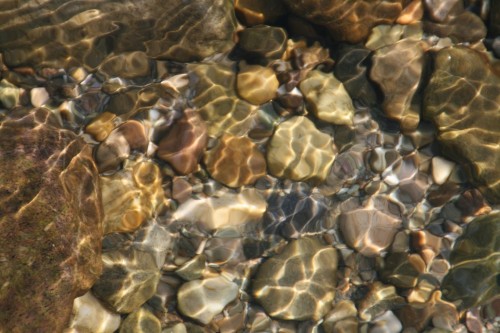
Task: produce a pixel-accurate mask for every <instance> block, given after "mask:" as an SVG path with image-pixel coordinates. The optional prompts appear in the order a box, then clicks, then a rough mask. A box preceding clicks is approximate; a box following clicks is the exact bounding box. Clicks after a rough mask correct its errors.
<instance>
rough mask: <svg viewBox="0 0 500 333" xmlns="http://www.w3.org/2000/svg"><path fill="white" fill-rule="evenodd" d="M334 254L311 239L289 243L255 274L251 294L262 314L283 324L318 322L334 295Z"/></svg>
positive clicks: (335, 266) (331, 249) (332, 249)
mask: <svg viewBox="0 0 500 333" xmlns="http://www.w3.org/2000/svg"><path fill="white" fill-rule="evenodd" d="M336 270H337V253H336V250H335V249H334V248H333V247H331V246H324V245H323V244H322V243H321V242H320V241H319V240H317V239H315V238H300V239H297V240H293V241H291V242H290V243H288V245H287V246H286V247H285V248H284V249H283V252H281V253H280V254H277V255H275V256H274V257H271V258H269V259H268V260H267V261H265V262H264V263H263V264H262V265H261V266H260V267H259V270H258V271H257V275H256V276H255V279H254V281H253V294H254V296H255V298H256V299H257V301H258V302H259V303H260V304H262V306H263V307H264V309H265V310H266V312H267V313H268V314H269V315H270V316H272V317H275V318H278V319H284V320H309V319H313V320H319V319H320V318H322V317H323V316H324V315H325V314H326V313H327V312H328V311H329V310H330V308H331V303H332V301H333V298H334V295H335V286H336V282H335V273H336Z"/></svg>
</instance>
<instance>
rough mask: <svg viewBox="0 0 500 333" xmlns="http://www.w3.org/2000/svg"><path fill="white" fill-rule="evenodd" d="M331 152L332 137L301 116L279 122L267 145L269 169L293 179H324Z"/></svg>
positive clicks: (277, 174) (333, 151) (334, 154)
mask: <svg viewBox="0 0 500 333" xmlns="http://www.w3.org/2000/svg"><path fill="white" fill-rule="evenodd" d="M335 156H336V148H335V145H334V144H333V140H332V138H331V137H330V136H329V135H328V134H325V133H323V132H321V131H319V130H318V129H317V128H316V126H314V123H313V122H312V121H310V120H309V119H307V118H306V117H302V116H296V117H292V118H290V119H288V120H285V121H284V122H282V123H281V124H279V125H278V128H277V129H276V131H275V132H274V135H273V137H272V138H271V140H270V142H269V144H268V147H267V164H268V166H269V171H270V173H271V174H272V175H274V176H276V177H282V178H289V179H291V180H296V181H304V180H313V181H322V180H324V179H325V178H326V176H327V174H328V171H329V169H330V166H331V165H332V163H333V160H334V159H335Z"/></svg>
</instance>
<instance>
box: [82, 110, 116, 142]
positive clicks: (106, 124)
mask: <svg viewBox="0 0 500 333" xmlns="http://www.w3.org/2000/svg"><path fill="white" fill-rule="evenodd" d="M116 122H117V119H116V115H115V114H113V113H111V112H103V113H101V114H99V115H98V116H97V117H95V118H94V119H92V121H91V122H90V123H89V124H88V125H87V126H85V133H87V134H89V135H91V136H92V137H93V138H94V139H95V140H97V141H99V142H102V141H104V140H105V139H106V138H107V137H108V135H109V134H110V133H111V131H112V130H114V129H115V127H116Z"/></svg>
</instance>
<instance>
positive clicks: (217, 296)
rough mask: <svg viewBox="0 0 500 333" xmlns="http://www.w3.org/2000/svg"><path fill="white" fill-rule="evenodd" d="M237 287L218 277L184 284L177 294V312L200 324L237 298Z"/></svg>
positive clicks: (208, 320) (206, 322) (225, 278)
mask: <svg viewBox="0 0 500 333" xmlns="http://www.w3.org/2000/svg"><path fill="white" fill-rule="evenodd" d="M238 293H239V288H238V285H237V284H236V283H234V282H232V281H230V280H229V279H228V278H227V277H225V276H223V275H220V276H216V277H211V278H206V279H203V280H193V281H189V282H186V283H184V284H183V285H182V286H181V287H180V288H179V291H178V293H177V302H178V305H177V306H178V309H179V311H180V312H181V313H182V314H183V315H185V316H188V317H190V318H193V319H195V320H197V321H199V322H201V323H202V324H205V325H206V324H208V323H210V322H211V321H212V319H213V317H214V316H215V315H217V314H219V313H220V312H222V310H223V309H224V308H225V307H226V305H228V304H229V303H230V302H232V301H234V300H235V299H236V297H237V296H238Z"/></svg>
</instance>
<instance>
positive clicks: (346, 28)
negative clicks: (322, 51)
mask: <svg viewBox="0 0 500 333" xmlns="http://www.w3.org/2000/svg"><path fill="white" fill-rule="evenodd" d="M284 2H285V4H286V5H287V6H288V7H289V8H290V10H291V11H292V12H293V13H295V14H297V15H299V16H301V17H304V18H306V19H308V20H310V21H311V22H312V23H314V24H319V25H321V26H324V27H325V28H326V29H327V31H328V32H329V33H330V36H331V37H332V38H333V39H334V40H337V41H346V42H349V43H352V44H355V43H359V42H361V41H363V40H364V39H365V38H366V37H367V36H368V34H369V33H370V30H371V29H372V28H373V27H374V26H376V25H379V24H392V23H393V22H394V21H395V20H396V19H397V18H398V16H399V15H400V13H401V10H402V9H403V8H402V3H401V1H400V0H389V1H385V0H361V1H343V0H331V1H322V2H318V1H315V0H305V1H294V0H285V1H284Z"/></svg>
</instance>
